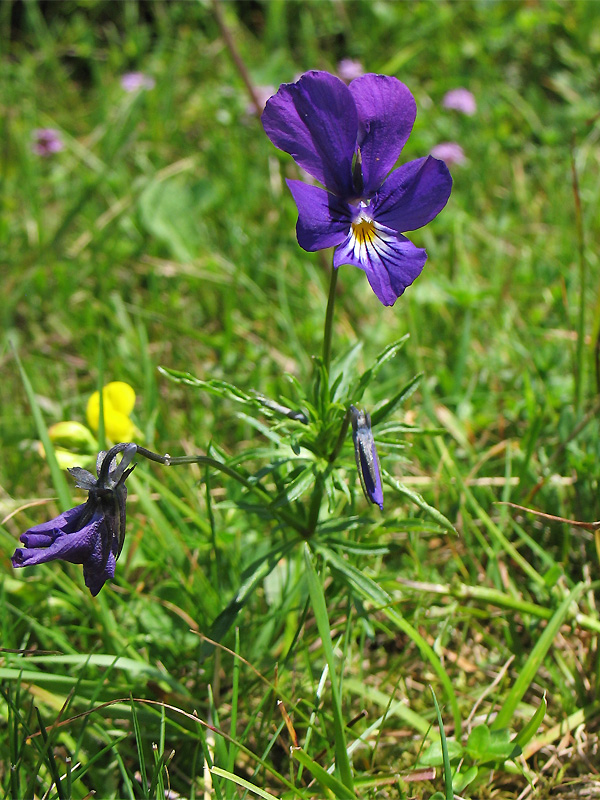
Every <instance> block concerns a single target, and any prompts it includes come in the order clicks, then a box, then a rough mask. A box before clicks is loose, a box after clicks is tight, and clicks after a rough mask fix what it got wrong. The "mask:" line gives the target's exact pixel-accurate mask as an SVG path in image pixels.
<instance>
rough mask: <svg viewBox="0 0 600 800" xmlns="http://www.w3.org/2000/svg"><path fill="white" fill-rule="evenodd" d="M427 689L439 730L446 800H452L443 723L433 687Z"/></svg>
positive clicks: (450, 777) (452, 791)
mask: <svg viewBox="0 0 600 800" xmlns="http://www.w3.org/2000/svg"><path fill="white" fill-rule="evenodd" d="M429 688H430V689H431V694H432V695H433V702H434V703H435V713H436V715H437V720H438V725H439V728H440V742H441V745H442V756H443V758H444V784H445V787H446V800H454V789H453V788H452V770H451V768H450V757H449V755H448V744H447V742H446V732H445V730H444V721H443V719H442V712H441V711H440V707H439V705H438V701H437V697H436V696H435V692H434V691H433V687H432V686H430V687H429Z"/></svg>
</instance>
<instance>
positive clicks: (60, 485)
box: [13, 347, 73, 511]
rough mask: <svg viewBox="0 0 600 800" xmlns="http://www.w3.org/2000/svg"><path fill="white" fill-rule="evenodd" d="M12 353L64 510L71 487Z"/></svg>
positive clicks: (18, 361)
mask: <svg viewBox="0 0 600 800" xmlns="http://www.w3.org/2000/svg"><path fill="white" fill-rule="evenodd" d="M13 354H14V357H15V361H16V362H17V365H18V367H19V372H20V373H21V380H22V381H23V386H24V387H25V393H26V394H27V399H28V400H29V405H30V406H31V413H32V414H33V420H34V422H35V427H36V428H37V432H38V436H39V437H40V439H41V440H42V445H43V446H44V452H45V453H46V461H47V462H48V467H49V468H50V475H51V476H52V483H53V485H54V489H55V490H56V493H57V494H58V499H59V502H60V505H61V507H62V509H63V511H65V510H66V509H68V508H71V507H72V506H73V499H72V497H71V489H70V488H69V484H68V483H67V479H66V478H65V474H64V472H63V471H62V470H61V468H60V467H59V466H58V461H57V460H56V454H55V452H54V445H53V444H52V441H51V439H50V436H49V435H48V428H47V426H46V423H45V422H44V417H43V415H42V411H41V409H40V406H39V403H38V401H37V398H36V396H35V392H34V390H33V386H32V384H31V381H30V380H29V378H28V376H27V373H26V372H25V369H24V367H23V364H22V363H21V359H20V358H19V355H18V353H17V351H16V348H14V347H13Z"/></svg>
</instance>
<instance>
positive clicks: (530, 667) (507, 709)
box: [492, 583, 585, 730]
mask: <svg viewBox="0 0 600 800" xmlns="http://www.w3.org/2000/svg"><path fill="white" fill-rule="evenodd" d="M584 588H585V586H584V584H583V583H579V584H577V586H576V587H575V588H574V589H573V591H572V592H570V593H569V594H568V595H567V596H566V597H565V599H564V600H563V602H562V603H561V604H560V606H559V607H558V609H557V610H556V612H555V613H554V616H553V617H552V619H551V620H549V622H548V624H547V625H546V628H545V630H544V631H543V633H542V635H541V636H540V637H539V638H538V640H537V642H536V643H535V645H534V647H533V650H532V651H531V653H530V654H529V658H528V659H527V661H526V662H525V664H524V665H523V666H522V667H521V670H520V672H519V677H518V678H517V680H516V681H515V683H514V685H513V687H512V689H511V690H510V692H509V693H508V695H507V697H506V699H505V701H504V704H503V706H502V708H501V709H500V711H499V712H498V715H497V717H496V719H495V720H494V723H493V725H492V729H493V730H497V729H498V728H505V727H507V726H508V725H509V724H510V722H511V720H512V718H513V714H514V712H515V710H516V708H517V705H518V704H519V703H520V701H521V700H522V699H523V695H524V694H525V692H526V691H527V689H528V688H529V687H530V685H531V683H532V681H533V679H534V678H535V676H536V674H537V672H538V670H539V668H540V667H541V665H542V663H543V661H544V659H545V658H546V655H547V653H548V651H549V650H550V648H551V647H552V643H553V642H554V639H555V637H556V635H557V633H558V631H559V630H560V626H561V625H562V624H563V622H564V621H565V619H566V618H567V617H568V615H569V610H570V608H571V605H572V604H576V603H577V601H578V600H579V596H580V595H581V593H582V592H583V590H584Z"/></svg>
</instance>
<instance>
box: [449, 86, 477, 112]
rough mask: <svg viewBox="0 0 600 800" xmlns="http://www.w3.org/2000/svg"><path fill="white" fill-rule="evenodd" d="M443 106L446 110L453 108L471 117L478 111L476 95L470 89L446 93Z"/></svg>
mask: <svg viewBox="0 0 600 800" xmlns="http://www.w3.org/2000/svg"><path fill="white" fill-rule="evenodd" d="M442 105H443V106H444V108H452V109H454V110H455V111H460V112H461V114H466V115H467V116H469V117H472V116H473V114H474V113H475V112H476V111H477V102H476V100H475V95H474V94H473V93H472V92H470V91H469V90H468V89H451V90H450V91H449V92H446V94H445V95H444V99H443V100H442Z"/></svg>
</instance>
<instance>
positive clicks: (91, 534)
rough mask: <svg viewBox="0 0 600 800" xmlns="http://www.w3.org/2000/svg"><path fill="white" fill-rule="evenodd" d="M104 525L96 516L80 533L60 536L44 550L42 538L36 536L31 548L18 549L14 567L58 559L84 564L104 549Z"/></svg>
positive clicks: (15, 553) (14, 556)
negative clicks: (101, 539) (93, 552)
mask: <svg viewBox="0 0 600 800" xmlns="http://www.w3.org/2000/svg"><path fill="white" fill-rule="evenodd" d="M102 523H103V520H102V517H101V516H100V515H98V514H96V515H94V517H92V519H91V520H90V522H89V523H88V524H87V525H86V526H85V527H84V528H82V529H81V530H80V531H77V532H76V533H69V534H62V535H59V536H57V537H56V539H54V541H53V542H52V543H51V544H50V546H49V547H42V549H39V545H40V544H44V543H43V542H42V541H40V540H41V539H42V537H41V536H40V535H39V534H34V537H35V539H36V540H38V541H31V542H30V544H31V545H32V546H31V547H18V548H17V549H16V550H15V552H14V555H13V557H12V558H13V565H14V566H16V567H28V566H31V565H33V564H45V563H46V562H48V561H55V560H56V559H57V558H61V559H62V560H63V561H70V562H71V563H72V564H83V563H84V562H85V561H86V560H87V559H88V558H89V557H90V554H91V553H92V551H94V550H95V549H97V548H98V547H99V548H100V549H101V547H102V545H101V542H100V528H101V526H102ZM24 535H26V534H24Z"/></svg>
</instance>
